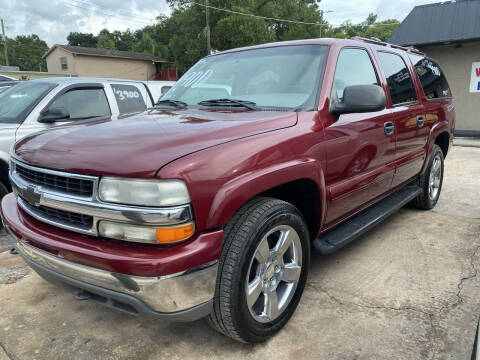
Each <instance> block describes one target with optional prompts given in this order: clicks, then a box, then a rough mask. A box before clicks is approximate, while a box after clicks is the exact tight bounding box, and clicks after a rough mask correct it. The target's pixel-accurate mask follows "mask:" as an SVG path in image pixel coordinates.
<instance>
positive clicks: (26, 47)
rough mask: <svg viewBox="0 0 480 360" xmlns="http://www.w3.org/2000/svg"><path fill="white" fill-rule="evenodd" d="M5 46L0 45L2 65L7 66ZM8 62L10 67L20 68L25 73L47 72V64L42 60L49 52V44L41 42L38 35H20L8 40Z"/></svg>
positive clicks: (0, 62) (0, 61)
mask: <svg viewBox="0 0 480 360" xmlns="http://www.w3.org/2000/svg"><path fill="white" fill-rule="evenodd" d="M3 47H4V44H3V43H0V64H5V63H6V62H5V55H4V51H3ZM7 47H8V62H9V65H10V66H18V67H20V70H24V71H39V70H40V69H42V70H43V71H46V69H47V63H46V62H45V59H42V57H43V55H44V54H45V53H46V52H47V51H48V46H47V43H46V42H45V41H43V40H41V39H40V38H39V37H38V35H35V34H32V35H18V36H17V37H15V38H13V39H10V38H7Z"/></svg>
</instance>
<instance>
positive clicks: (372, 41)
mask: <svg viewBox="0 0 480 360" xmlns="http://www.w3.org/2000/svg"><path fill="white" fill-rule="evenodd" d="M350 39H351V40H357V41H363V42H366V43H369V44H375V45H380V46H386V47H390V48H393V49H400V50H404V51H406V52H409V53H414V54H418V55H423V56H426V54H425V53H423V52H421V51H420V50H418V49H415V48H414V47H404V46H400V45H395V44H390V43H387V42H385V41H382V40H380V39H377V38H364V37H361V36H353V37H351V38H350Z"/></svg>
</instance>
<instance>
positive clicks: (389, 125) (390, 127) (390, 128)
mask: <svg viewBox="0 0 480 360" xmlns="http://www.w3.org/2000/svg"><path fill="white" fill-rule="evenodd" d="M383 130H384V131H385V135H387V136H390V135H392V134H393V133H394V132H395V125H394V124H393V122H391V121H387V122H386V123H384V124H383Z"/></svg>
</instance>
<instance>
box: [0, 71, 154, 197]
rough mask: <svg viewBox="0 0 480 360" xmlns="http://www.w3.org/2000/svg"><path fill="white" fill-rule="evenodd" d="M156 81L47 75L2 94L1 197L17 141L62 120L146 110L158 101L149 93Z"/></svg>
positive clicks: (117, 116)
mask: <svg viewBox="0 0 480 360" xmlns="http://www.w3.org/2000/svg"><path fill="white" fill-rule="evenodd" d="M149 83H152V82H149ZM156 85H157V84H147V83H146V82H145V83H143V82H140V81H131V80H121V79H102V78H45V79H38V80H29V81H25V82H21V83H18V84H17V85H15V86H13V87H11V88H9V89H7V90H5V91H3V92H1V93H0V198H2V197H3V196H4V195H5V194H6V193H8V192H9V191H10V183H9V180H8V154H9V150H10V147H11V146H12V144H13V143H14V142H15V141H18V140H20V139H21V138H23V137H25V136H27V135H29V134H31V133H34V132H38V131H42V130H47V129H49V128H52V127H56V126H58V125H60V124H65V123H69V122H70V123H71V122H76V121H81V120H83V121H85V120H87V119H88V120H99V119H102V118H111V119H112V120H118V119H122V118H124V117H125V116H128V115H129V114H135V113H139V112H142V111H145V110H146V109H147V108H150V107H152V106H153V105H154V102H156V101H153V98H152V92H151V90H152V91H154V92H155V90H157V89H156ZM150 87H152V89H150Z"/></svg>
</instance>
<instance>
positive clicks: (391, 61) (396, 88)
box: [378, 52, 417, 105]
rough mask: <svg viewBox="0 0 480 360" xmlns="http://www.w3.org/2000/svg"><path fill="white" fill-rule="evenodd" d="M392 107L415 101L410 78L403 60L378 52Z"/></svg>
mask: <svg viewBox="0 0 480 360" xmlns="http://www.w3.org/2000/svg"><path fill="white" fill-rule="evenodd" d="M378 57H379V58H380V62H381V64H382V68H383V72H384V73H385V77H386V78H387V82H388V87H389V88H390V96H391V97H392V103H393V105H397V104H402V103H408V102H412V101H416V100H417V96H416V94H415V88H414V87H413V82H412V78H411V77H410V73H409V71H408V69H407V66H406V65H405V62H404V61H403V59H402V58H401V57H400V56H399V55H396V54H391V53H385V52H379V53H378Z"/></svg>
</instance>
